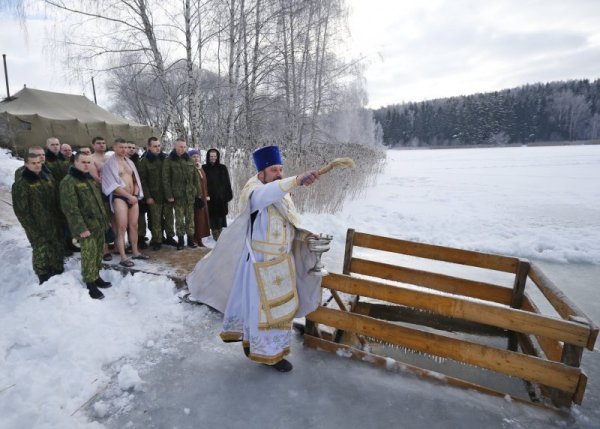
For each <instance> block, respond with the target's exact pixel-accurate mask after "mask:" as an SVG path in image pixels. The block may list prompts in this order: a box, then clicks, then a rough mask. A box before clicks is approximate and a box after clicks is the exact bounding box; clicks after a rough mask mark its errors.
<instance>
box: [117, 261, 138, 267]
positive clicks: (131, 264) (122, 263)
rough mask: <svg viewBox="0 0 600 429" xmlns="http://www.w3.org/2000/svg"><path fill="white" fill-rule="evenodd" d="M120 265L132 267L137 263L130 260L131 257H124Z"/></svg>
mask: <svg viewBox="0 0 600 429" xmlns="http://www.w3.org/2000/svg"><path fill="white" fill-rule="evenodd" d="M119 265H120V266H122V267H127V268H131V267H133V266H134V265H135V264H134V263H133V261H130V260H129V259H123V260H122V261H121V262H119Z"/></svg>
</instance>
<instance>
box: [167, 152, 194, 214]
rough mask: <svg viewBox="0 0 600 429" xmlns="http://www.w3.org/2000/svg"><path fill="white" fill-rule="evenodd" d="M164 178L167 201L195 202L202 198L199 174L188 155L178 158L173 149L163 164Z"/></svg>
mask: <svg viewBox="0 0 600 429" xmlns="http://www.w3.org/2000/svg"><path fill="white" fill-rule="evenodd" d="M162 176H163V177H162V179H163V190H164V192H165V199H169V198H175V200H184V201H187V202H193V201H194V200H195V198H196V197H198V196H200V183H199V180H198V172H197V171H196V167H195V166H194V163H193V162H192V160H191V159H190V157H189V156H188V154H187V153H184V154H183V155H181V156H178V155H177V153H175V149H173V150H172V151H171V153H170V154H169V156H168V157H167V158H166V159H165V161H164V162H163V168H162Z"/></svg>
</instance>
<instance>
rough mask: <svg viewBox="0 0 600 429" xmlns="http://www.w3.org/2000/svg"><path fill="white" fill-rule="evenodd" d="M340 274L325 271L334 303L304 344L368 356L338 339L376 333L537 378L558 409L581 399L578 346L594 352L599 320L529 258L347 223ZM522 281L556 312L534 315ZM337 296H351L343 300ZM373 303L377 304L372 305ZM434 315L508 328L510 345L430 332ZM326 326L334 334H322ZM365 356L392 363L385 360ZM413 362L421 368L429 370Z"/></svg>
mask: <svg viewBox="0 0 600 429" xmlns="http://www.w3.org/2000/svg"><path fill="white" fill-rule="evenodd" d="M354 247H363V248H369V249H376V250H381V251H387V252H393V253H398V254H402V255H410V256H414V257H419V258H427V259H432V260H437V261H444V262H449V263H453V264H462V265H467V266H471V267H478V268H484V269H488V270H494V271H500V272H505V273H514V281H513V286H512V288H510V287H506V286H501V285H496V284H493V283H487V282H481V281H475V280H469V279H464V278H460V277H454V276H449V275H445V274H440V273H434V272H429V271H423V270H418V269H414V268H409V267H401V266H396V265H391V264H386V263H382V262H377V261H372V260H367V259H361V258H356V257H353V249H354ZM343 271H344V273H343V274H330V275H329V276H327V277H325V278H324V280H323V283H322V286H323V288H328V289H329V290H330V291H331V293H332V296H333V298H335V301H336V303H337V304H338V309H335V308H331V306H321V307H319V308H318V309H317V310H316V311H314V312H313V313H311V314H310V315H309V316H308V317H307V325H306V335H305V344H307V345H309V346H313V347H319V348H322V349H325V350H329V351H333V350H336V349H339V348H346V349H347V350H348V351H350V352H351V353H352V355H353V356H354V357H356V358H360V359H364V358H365V355H367V354H369V353H368V352H365V351H364V350H360V349H358V348H355V347H352V346H351V345H349V344H340V343H339V338H341V335H339V334H340V333H341V332H345V333H352V335H354V336H355V337H356V338H358V339H359V340H360V343H361V344H362V345H364V344H365V343H366V342H367V340H366V339H365V338H370V339H375V340H377V341H382V342H385V343H389V344H392V345H396V346H401V347H405V348H408V349H412V350H415V351H418V352H423V353H426V354H430V355H434V356H439V357H443V358H449V359H453V360H455V361H459V362H463V363H467V364H470V365H475V366H478V367H480V368H484V369H487V370H491V371H495V372H498V373H502V374H505V375H509V376H515V377H519V378H521V379H523V380H526V381H528V382H530V383H536V384H537V385H539V387H540V391H541V393H542V394H543V395H544V396H546V397H548V398H549V399H550V400H551V401H552V403H553V404H554V405H557V406H569V405H570V404H571V403H572V402H575V403H578V404H579V403H581V401H582V400H583V395H584V392H585V387H586V383H587V377H586V375H585V374H584V373H583V372H582V370H581V368H580V365H581V358H582V354H583V349H584V348H588V349H589V350H593V347H594V344H595V341H596V338H597V336H598V327H597V326H596V325H595V324H594V323H593V322H592V321H591V320H590V319H589V318H588V317H587V316H586V315H585V314H584V313H583V312H582V311H581V310H580V309H579V308H578V307H577V306H576V305H575V304H574V303H572V302H571V301H570V300H569V299H568V298H567V297H566V296H565V295H564V294H563V293H562V292H561V291H560V290H559V289H558V288H557V287H556V285H554V284H553V283H552V282H551V281H550V280H549V279H548V278H547V277H546V276H545V275H544V274H543V273H542V271H541V270H540V269H539V267H537V266H536V265H535V264H530V263H529V262H528V261H526V260H522V259H519V258H514V257H509V256H502V255H493V254H488V253H480V252H473V251H467V250H461V249H455V248H449V247H443V246H434V245H429V244H423V243H416V242H411V241H406V240H397V239H393V238H387V237H379V236H376V235H371V234H364V233H359V232H355V231H354V230H352V229H350V230H348V234H347V240H346V252H345V257H344V269H343ZM356 275H360V277H357V276H356ZM365 277H366V278H365ZM528 279H529V280H530V281H531V283H532V284H533V285H535V286H537V287H538V288H539V290H540V291H541V292H542V294H543V295H544V296H545V297H546V298H547V300H548V301H549V302H550V304H551V305H552V306H553V307H554V309H555V310H556V312H557V314H558V315H559V317H553V316H550V315H544V314H542V313H541V312H540V310H539V307H538V306H537V305H536V304H535V303H534V302H533V300H532V298H531V296H530V295H529V294H527V293H526V292H525V285H526V283H527V280H528ZM414 286H419V288H415V287H414ZM339 293H344V294H348V295H350V296H351V297H353V299H352V300H351V301H350V302H346V303H344V302H343V301H344V300H343V299H342V298H340V294H339ZM360 297H365V298H370V299H372V300H378V301H383V302H385V303H386V304H385V305H380V306H379V307H377V306H375V305H371V304H365V303H362V302H361V303H359V300H360ZM375 308H378V309H380V311H374V310H373V309H375ZM381 309H383V310H384V311H381ZM394 312H395V313H396V315H394ZM411 312H412V313H411ZM406 314H412V315H411V320H410V324H403V325H400V324H397V323H394V322H397V321H402V320H403V318H405V317H406ZM434 317H437V318H442V320H445V321H447V323H451V324H463V325H465V324H467V325H469V326H474V327H480V328H482V329H485V328H491V329H496V330H497V331H500V332H504V333H505V334H506V336H507V337H508V338H509V342H508V347H507V349H502V348H499V347H494V346H490V345H485V344H481V343H478V342H476V341H474V340H466V339H464V338H461V337H459V336H458V335H456V334H455V333H453V332H445V330H444V329H439V326H437V327H436V328H437V331H436V332H432V330H431V329H428V328H430V327H431V326H432V325H431V320H428V319H432V318H434ZM382 319H385V320H382ZM405 320H407V319H405ZM415 320H416V322H415ZM419 322H420V323H419ZM323 325H325V326H329V327H331V328H333V329H334V330H336V332H337V334H334V335H329V336H327V335H324V334H323V333H324V330H323V329H321V328H322V327H323ZM336 340H338V341H336ZM370 358H371V359H370V360H371V361H373V362H376V363H377V362H378V363H380V364H382V365H383V364H385V365H386V366H389V358H382V357H378V356H370ZM413 369H414V370H415V372H418V373H420V374H426V373H428V372H429V371H427V370H424V369H419V368H414V367H413ZM447 380H448V382H449V383H450V384H454V385H459V386H466V387H469V388H477V389H479V390H483V391H486V392H490V393H496V394H504V392H499V391H495V390H494V389H490V388H485V387H482V386H478V385H476V384H474V383H470V382H468V381H466V380H460V379H458V378H454V377H447Z"/></svg>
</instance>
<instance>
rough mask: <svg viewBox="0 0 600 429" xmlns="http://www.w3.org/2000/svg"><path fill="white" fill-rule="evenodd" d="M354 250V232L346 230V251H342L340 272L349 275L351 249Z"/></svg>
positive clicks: (350, 229) (349, 229)
mask: <svg viewBox="0 0 600 429" xmlns="http://www.w3.org/2000/svg"><path fill="white" fill-rule="evenodd" d="M353 248H354V230H353V229H352V228H348V231H346V249H345V250H344V267H343V269H342V272H343V273H344V274H350V261H351V260H352V249H353Z"/></svg>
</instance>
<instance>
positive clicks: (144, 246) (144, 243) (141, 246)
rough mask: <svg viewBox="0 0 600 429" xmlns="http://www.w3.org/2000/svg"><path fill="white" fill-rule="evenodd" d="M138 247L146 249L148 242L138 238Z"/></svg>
mask: <svg viewBox="0 0 600 429" xmlns="http://www.w3.org/2000/svg"><path fill="white" fill-rule="evenodd" d="M138 247H139V248H140V249H141V250H144V249H147V248H148V243H146V242H145V241H144V240H139V241H138Z"/></svg>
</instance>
